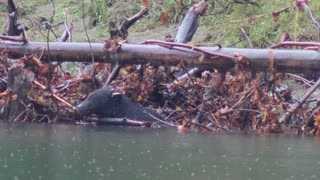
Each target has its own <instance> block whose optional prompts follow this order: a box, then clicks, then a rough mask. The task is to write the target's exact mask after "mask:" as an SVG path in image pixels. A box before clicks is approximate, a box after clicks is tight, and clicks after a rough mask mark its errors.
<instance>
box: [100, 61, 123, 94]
mask: <svg viewBox="0 0 320 180" xmlns="http://www.w3.org/2000/svg"><path fill="white" fill-rule="evenodd" d="M120 69H121V65H120V64H119V62H118V61H117V62H116V65H115V66H114V68H113V70H112V72H111V74H110V75H109V77H108V79H107V81H106V82H105V83H104V85H103V88H106V87H107V86H108V85H109V84H110V83H111V82H112V81H113V80H114V79H115V78H116V77H117V76H118V74H119V71H120Z"/></svg>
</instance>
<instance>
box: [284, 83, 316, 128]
mask: <svg viewBox="0 0 320 180" xmlns="http://www.w3.org/2000/svg"><path fill="white" fill-rule="evenodd" d="M319 86H320V78H319V79H318V80H317V82H316V83H315V84H314V85H313V86H312V87H311V88H309V89H308V91H307V92H305V94H304V96H302V98H301V99H300V100H299V101H298V102H296V103H295V104H294V105H293V106H292V107H291V108H290V109H289V110H288V111H287V112H286V113H285V114H284V115H283V116H282V117H281V118H280V119H279V122H280V123H283V122H286V121H287V120H289V119H290V118H291V116H292V114H293V113H295V112H296V110H297V109H298V108H299V107H300V106H301V105H302V104H303V103H304V102H305V101H306V99H307V98H308V97H309V96H310V95H311V94H312V93H313V92H314V91H315V90H316V89H317V88H318V87H319Z"/></svg>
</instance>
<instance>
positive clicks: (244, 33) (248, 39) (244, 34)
mask: <svg viewBox="0 0 320 180" xmlns="http://www.w3.org/2000/svg"><path fill="white" fill-rule="evenodd" d="M241 31H242V34H243V36H244V37H245V38H246V40H247V41H248V43H249V46H250V48H253V46H252V43H251V40H250V38H249V36H248V34H247V33H246V31H245V30H244V29H243V27H242V28H241Z"/></svg>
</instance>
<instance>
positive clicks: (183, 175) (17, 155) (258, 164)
mask: <svg viewBox="0 0 320 180" xmlns="http://www.w3.org/2000/svg"><path fill="white" fill-rule="evenodd" d="M319 140H320V139H319V138H316V137H296V136H292V135H291V136H285V135H212V134H200V133H185V134H181V133H178V132H177V131H176V130H175V129H170V128H168V129H166V128H164V129H149V128H137V127H135V128H132V127H131V128H129V127H85V126H75V125H61V124H60V125H57V124H55V125H50V124H6V123H0V179H6V180H8V179H12V180H26V179H28V180H29V179H30V180H41V179H43V180H64V179H66V180H67V179H68V180H69V179H70V180H71V179H77V180H82V179H83V180H86V179H92V180H93V179H110V180H111V179H112V180H135V179H136V180H138V179H139V180H143V179H152V180H153V179H167V180H171V179H172V180H174V179H176V180H178V179H179V180H180V179H182V180H189V179H190V180H191V179H195V180H212V179H215V180H250V179H251V180H260V179H261V180H265V179H270V180H271V179H272V180H278V179H279V180H286V179H288V180H291V179H292V180H294V179H296V180H303V179H320V153H319V152H320V144H319Z"/></svg>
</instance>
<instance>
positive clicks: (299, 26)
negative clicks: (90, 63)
mask: <svg viewBox="0 0 320 180" xmlns="http://www.w3.org/2000/svg"><path fill="white" fill-rule="evenodd" d="M147 2H148V3H149V4H150V11H149V15H148V16H146V17H144V18H142V19H141V20H140V22H141V23H139V24H138V25H137V24H136V25H134V26H133V27H132V28H131V29H130V31H131V32H134V31H145V30H150V29H155V28H157V27H159V26H168V28H170V25H171V24H175V25H177V24H179V22H181V20H182V19H183V16H184V14H185V13H186V12H187V11H188V9H189V7H191V6H192V4H193V2H194V1H192V0H149V1H147ZM206 2H207V3H208V5H209V7H208V10H207V13H206V15H205V16H204V17H202V18H201V25H203V26H206V28H207V32H205V33H203V34H201V37H203V38H202V39H201V38H200V39H197V40H195V41H196V42H206V41H207V42H213V43H219V44H222V45H224V46H227V45H230V44H232V43H235V42H238V41H239V40H240V39H243V41H242V42H240V43H239V44H237V46H238V47H248V46H249V45H248V42H247V41H246V40H244V38H243V37H242V32H241V28H243V29H244V30H245V32H246V33H247V34H248V35H249V37H250V40H251V41H252V44H253V46H254V47H268V46H270V45H272V44H274V43H277V42H279V41H280V39H281V36H282V35H283V34H284V32H288V33H289V34H290V35H291V38H292V40H301V41H319V30H318V29H317V28H316V27H315V26H314V25H313V24H312V22H311V20H310V19H309V17H308V16H307V13H306V12H301V11H299V10H297V8H296V7H295V6H293V5H294V4H293V2H292V1H291V0H273V1H272V2H271V1H268V0H261V1H256V2H258V4H259V6H256V5H251V4H239V3H231V4H230V2H232V0H226V1H218V0H207V1H206ZM51 4H52V3H51V1H49V0H47V1H44V0H22V1H21V3H18V6H19V7H21V9H23V11H24V14H26V16H28V17H29V16H31V17H33V16H45V17H46V18H50V16H49V15H52V12H53V8H52V5H51ZM54 4H55V9H56V11H55V16H54V23H59V22H63V20H64V12H65V10H66V9H67V10H68V11H69V12H70V15H71V19H72V20H73V22H75V23H76V22H78V24H77V26H78V27H79V26H83V23H82V20H81V18H82V17H83V16H85V18H86V19H85V22H86V25H87V27H88V29H89V35H90V38H92V40H94V41H95V40H97V41H101V39H103V38H105V37H107V36H108V31H107V29H108V22H109V21H111V20H112V21H114V22H115V23H116V24H118V25H119V24H121V22H123V21H124V20H125V19H127V18H128V17H131V16H132V15H134V14H136V13H137V12H138V11H139V10H140V9H141V8H142V7H143V6H142V4H141V0H118V1H117V0H95V1H92V0H83V1H76V0H66V1H60V0H56V1H54ZM83 4H84V10H85V13H84V14H83V11H82V5H83ZM43 5H46V6H47V8H48V7H49V8H48V9H46V10H43V9H42V6H43ZM309 6H310V9H311V11H312V12H313V15H314V17H315V18H316V19H317V20H320V12H319V11H318V9H320V2H319V1H309ZM283 8H288V11H287V12H282V13H280V14H279V16H278V17H273V16H272V12H278V11H280V10H281V9H283ZM0 9H1V11H5V6H4V4H2V5H1V6H0ZM48 11H49V12H50V14H49V15H48V14H44V13H45V12H46V13H48ZM21 21H24V22H25V23H27V24H30V22H28V21H27V20H25V19H23V18H22V20H21ZM4 22H5V18H1V23H2V24H4ZM1 28H2V29H1V30H2V31H4V29H3V28H4V27H1ZM62 29H63V27H62ZM92 29H94V30H93V31H92V32H90V30H92ZM81 32H83V30H81ZM30 34H31V35H30V36H31V37H33V39H40V40H44V38H43V37H42V36H41V35H39V34H37V32H34V31H33V32H30ZM129 36H130V34H129ZM74 40H75V41H85V40H86V37H85V36H84V35H83V34H81V35H78V34H77V33H75V34H74Z"/></svg>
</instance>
